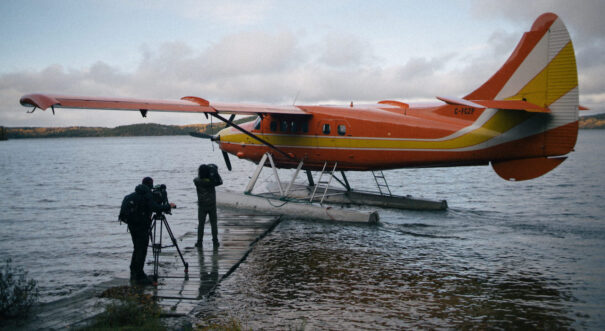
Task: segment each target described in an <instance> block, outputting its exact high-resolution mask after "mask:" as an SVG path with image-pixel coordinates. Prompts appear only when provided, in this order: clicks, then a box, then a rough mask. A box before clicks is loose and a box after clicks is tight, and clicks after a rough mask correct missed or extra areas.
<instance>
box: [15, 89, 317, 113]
mask: <svg viewBox="0 0 605 331" xmlns="http://www.w3.org/2000/svg"><path fill="white" fill-rule="evenodd" d="M20 103H21V105H23V106H32V107H37V108H40V109H42V110H46V109H48V108H52V109H53V112H54V109H55V108H76V109H113V110H136V111H140V112H141V114H143V116H145V114H146V112H147V111H164V112H183V113H228V114H241V115H251V114H280V115H299V116H311V114H309V113H307V112H305V111H304V110H302V109H300V108H298V107H296V106H272V105H255V104H228V103H212V104H211V103H210V102H209V101H207V100H205V99H202V98H198V97H183V98H181V100H154V99H130V98H101V97H82V96H66V95H54V94H38V93H37V94H28V95H24V96H23V97H21V100H20Z"/></svg>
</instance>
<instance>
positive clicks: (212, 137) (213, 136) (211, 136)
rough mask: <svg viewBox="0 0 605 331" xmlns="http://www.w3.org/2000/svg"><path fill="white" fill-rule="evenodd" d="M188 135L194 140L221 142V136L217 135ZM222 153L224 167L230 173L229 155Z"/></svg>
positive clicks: (198, 133) (201, 133) (200, 133)
mask: <svg viewBox="0 0 605 331" xmlns="http://www.w3.org/2000/svg"><path fill="white" fill-rule="evenodd" d="M189 135H190V136H192V137H196V138H202V139H210V141H221V136H219V135H210V134H207V133H203V132H189ZM222 152H223V158H224V159H225V165H226V166H227V169H228V170H229V171H231V160H229V154H227V152H225V151H222Z"/></svg>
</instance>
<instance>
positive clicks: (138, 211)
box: [118, 192, 144, 224]
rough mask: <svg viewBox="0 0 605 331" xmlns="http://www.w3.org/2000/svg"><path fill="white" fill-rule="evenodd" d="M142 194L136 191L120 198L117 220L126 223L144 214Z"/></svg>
mask: <svg viewBox="0 0 605 331" xmlns="http://www.w3.org/2000/svg"><path fill="white" fill-rule="evenodd" d="M142 200H143V199H142V196H141V195H140V194H137V193H136V192H133V193H130V194H128V195H126V196H125V197H124V199H123V200H122V207H121V208H120V215H119V216H118V220H119V221H121V222H124V223H126V224H131V223H133V222H136V221H137V220H138V219H140V218H141V216H143V215H144V210H143V207H142V203H143V201H142Z"/></svg>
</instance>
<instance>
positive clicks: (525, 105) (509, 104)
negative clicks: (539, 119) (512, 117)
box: [475, 100, 550, 113]
mask: <svg viewBox="0 0 605 331" xmlns="http://www.w3.org/2000/svg"><path fill="white" fill-rule="evenodd" d="M475 102H476V103H478V104H480V105H482V106H484V107H486V108H495V109H513V110H524V111H526V112H530V113H550V110H549V109H548V108H544V107H540V106H538V105H534V104H533V103H531V102H527V101H523V100H476V101H475Z"/></svg>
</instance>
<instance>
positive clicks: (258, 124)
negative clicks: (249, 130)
mask: <svg viewBox="0 0 605 331" xmlns="http://www.w3.org/2000/svg"><path fill="white" fill-rule="evenodd" d="M254 130H260V117H257V118H256V121H255V122H254Z"/></svg>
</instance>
